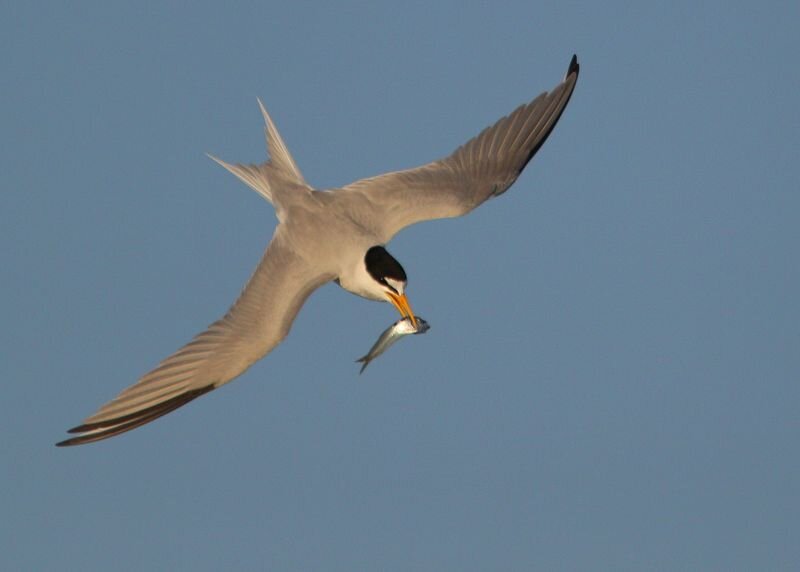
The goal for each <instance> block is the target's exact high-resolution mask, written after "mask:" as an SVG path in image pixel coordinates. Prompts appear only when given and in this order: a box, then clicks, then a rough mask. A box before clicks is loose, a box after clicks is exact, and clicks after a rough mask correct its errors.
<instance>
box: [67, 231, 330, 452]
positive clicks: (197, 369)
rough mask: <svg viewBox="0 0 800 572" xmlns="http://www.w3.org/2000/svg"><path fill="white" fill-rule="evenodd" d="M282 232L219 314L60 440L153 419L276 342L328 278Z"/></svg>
mask: <svg viewBox="0 0 800 572" xmlns="http://www.w3.org/2000/svg"><path fill="white" fill-rule="evenodd" d="M281 234H282V227H281V226H279V227H278V230H277V231H276V232H275V236H274V237H273V239H272V242H271V243H270V245H269V246H268V247H267V250H266V252H265V253H264V256H263V258H262V259H261V262H260V263H259V265H258V267H257V268H256V271H255V272H254V273H253V276H252V277H251V278H250V280H249V281H248V283H247V285H246V286H245V288H244V290H243V291H242V293H241V295H240V296H239V298H238V299H237V300H236V302H235V303H234V304H233V306H231V308H230V310H229V311H228V312H227V313H226V314H225V316H224V317H222V318H221V319H219V320H217V321H216V322H214V323H213V324H211V325H210V326H209V327H208V329H207V330H206V331H204V332H202V333H201V334H199V335H197V336H196V337H195V338H194V339H193V340H192V341H191V342H189V343H188V344H186V345H185V346H184V347H182V348H181V349H179V350H178V351H177V352H175V353H174V354H172V355H171V356H169V357H168V358H166V359H165V360H164V361H162V362H161V363H160V364H159V365H158V366H157V367H156V368H155V369H153V370H152V371H151V372H149V373H147V374H146V375H144V376H143V377H142V378H141V379H140V380H139V381H138V382H137V383H135V384H134V385H132V386H130V387H128V388H127V389H125V390H124V391H122V393H120V394H119V395H118V396H117V397H116V398H115V399H113V400H112V401H110V402H109V403H107V404H105V405H104V406H102V407H101V408H100V409H99V410H98V411H97V412H96V413H95V414H93V415H92V416H90V417H88V418H87V419H86V420H84V422H83V424H82V425H79V426H78V427H75V428H73V429H71V430H70V433H77V434H78V436H77V437H74V438H72V439H68V440H67V441H62V442H61V443H59V445H78V444H81V443H88V442H91V441H97V440H99V439H105V438H107V437H111V436H113V435H117V434H119V433H122V432H125V431H129V430H130V429H133V428H135V427H138V426H140V425H142V424H144V423H147V422H149V421H152V420H153V419H156V418H158V417H160V416H162V415H164V414H166V413H169V412H170V411H172V410H173V409H176V408H177V407H180V406H181V405H184V404H185V403H188V402H189V401H191V400H192V399H194V398H196V397H199V396H200V395H202V394H204V393H207V392H208V391H211V390H212V389H216V388H217V387H220V386H221V385H224V384H225V383H228V382H229V381H231V380H232V379H234V378H235V377H237V376H238V375H240V374H241V373H243V372H244V371H245V370H246V369H247V368H249V367H250V366H251V365H252V364H253V363H254V362H256V361H257V360H259V359H260V358H262V357H263V356H264V355H266V354H267V353H268V352H269V351H270V350H272V349H273V348H274V347H275V346H276V345H278V344H279V343H280V342H281V340H283V338H285V337H286V335H287V334H288V333H289V328H290V327H291V325H292V322H293V321H294V319H295V316H296V315H297V313H298V312H299V310H300V307H301V306H302V305H303V303H304V302H305V300H306V299H307V298H308V296H309V295H310V294H311V293H312V292H313V291H314V290H315V289H316V288H318V287H319V286H321V285H322V284H324V283H325V282H328V281H329V280H331V279H332V278H333V276H329V275H323V274H321V273H320V272H319V270H316V269H315V266H314V265H310V264H308V263H306V261H304V260H303V259H302V258H301V257H300V256H299V255H297V254H296V253H295V252H294V251H293V250H292V249H291V248H290V247H289V246H288V245H287V244H286V243H285V240H284V239H283V238H282V236H281Z"/></svg>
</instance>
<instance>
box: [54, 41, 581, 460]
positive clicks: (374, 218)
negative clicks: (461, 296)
mask: <svg viewBox="0 0 800 572" xmlns="http://www.w3.org/2000/svg"><path fill="white" fill-rule="evenodd" d="M578 71H579V67H578V63H577V59H576V58H575V57H574V56H573V58H572V61H571V62H570V66H569V69H568V71H567V75H566V77H565V78H564V80H563V81H562V82H561V83H560V84H559V85H557V86H556V87H555V88H554V89H553V90H552V91H551V92H549V93H543V94H541V95H540V96H539V97H537V98H536V99H534V100H533V101H531V102H530V103H528V104H525V105H522V106H520V107H518V108H517V109H516V110H514V111H513V112H512V113H511V114H509V115H508V116H506V117H503V118H502V119H500V120H499V121H498V122H497V123H495V124H494V125H493V126H491V127H489V128H487V129H485V130H484V131H482V132H481V133H480V134H479V135H478V136H477V137H475V138H473V139H471V140H470V141H469V142H467V143H466V144H465V145H462V146H461V147H459V148H458V149H456V151H455V152H453V153H452V154H451V155H449V156H448V157H446V158H444V159H441V160H438V161H434V162H432V163H429V164H427V165H424V166H422V167H418V168H416V169H409V170H406V171H398V172H394V173H387V174H384V175H379V176H377V177H372V178H368V179H363V180H360V181H357V182H355V183H352V184H350V185H347V186H345V187H343V188H341V189H334V190H326V191H318V190H314V189H313V188H312V187H311V186H309V185H308V184H307V183H306V181H305V179H304V178H303V176H302V174H301V173H300V170H299V169H298V168H297V165H296V164H295V162H294V159H293V158H292V157H291V155H290V154H289V151H288V149H287V148H286V145H285V144H284V142H283V140H282V139H281V137H280V135H279V134H278V131H277V129H276V128H275V125H274V124H273V122H272V120H271V118H270V117H269V115H268V114H267V112H266V110H265V109H264V107H263V105H261V110H262V113H263V115H264V119H265V122H266V135H267V148H268V151H269V155H270V160H269V161H267V162H266V163H262V164H258V165H234V164H228V163H225V162H224V161H221V160H219V159H216V158H214V157H212V159H214V160H215V161H217V162H218V163H219V164H221V165H222V166H224V167H225V168H226V169H228V170H229V171H231V172H232V173H233V174H235V175H236V176H237V177H239V178H240V179H241V180H242V181H244V182H245V183H246V184H247V185H249V186H250V187H252V188H253V189H254V190H255V191H256V192H258V193H259V194H260V195H262V196H263V197H264V198H265V199H267V200H268V201H270V202H271V203H272V204H273V206H274V207H275V213H276V216H277V218H278V221H279V224H278V226H277V228H276V229H275V232H274V234H273V237H272V240H271V241H270V244H269V246H268V247H267V250H266V251H265V253H264V256H263V257H262V259H261V262H260V263H259V265H258V267H257V268H256V270H255V272H254V273H253V276H252V277H251V278H250V280H249V281H248V283H247V285H246V286H245V288H244V290H243V291H242V293H241V295H240V296H239V298H238V299H237V300H236V302H235V303H234V304H233V306H231V308H230V310H229V311H228V312H227V313H226V314H225V316H223V317H222V318H221V319H219V320H217V321H216V322H214V323H213V324H211V325H210V326H209V328H208V329H207V330H206V331H205V332H203V333H201V334H199V335H197V336H196V337H195V338H194V339H193V340H192V341H191V342H189V343H188V344H187V345H186V346H184V347H183V348H181V349H180V350H178V351H177V352H176V353H174V354H172V355H171V356H169V357H168V358H166V359H165V360H164V361H162V362H161V363H160V364H159V365H158V366H157V367H156V368H155V369H154V370H153V371H151V372H149V373H147V374H146V375H145V376H143V377H142V378H141V379H140V380H139V381H138V382H137V383H135V384H134V385H132V386H130V387H129V388H127V389H125V390H124V391H123V392H122V393H120V395H119V396H117V397H116V398H115V399H114V400H112V401H111V402H109V403H107V404H106V405H104V406H103V407H101V408H100V410H98V411H97V412H96V413H95V414H94V415H92V416H91V417H89V418H87V419H86V420H85V421H84V423H83V424H82V425H80V426H78V427H75V428H73V429H71V430H70V433H75V434H77V435H76V436H75V437H73V438H71V439H67V440H66V441H62V442H60V443H58V445H60V446H65V445H78V444H82V443H89V442H92V441H98V440H100V439H105V438H108V437H111V436H114V435H118V434H120V433H123V432H125V431H128V430H130V429H133V428H135V427H138V426H140V425H143V424H145V423H148V422H150V421H152V420H154V419H156V418H158V417H160V416H162V415H164V414H166V413H169V412H170V411H172V410H174V409H177V408H178V407H180V406H182V405H184V404H186V403H188V402H189V401H191V400H193V399H195V398H196V397H199V396H200V395H203V394H204V393H207V392H208V391H211V390H212V389H215V388H217V387H220V386H221V385H224V384H225V383H228V382H229V381H231V380H232V379H234V378H235V377H237V376H238V375H240V374H241V373H242V372H244V371H245V370H246V369H247V368H248V367H250V365H252V364H253V363H254V362H256V361H257V360H259V359H260V358H262V357H263V356H264V355H266V354H267V353H268V352H269V351H270V350H272V349H273V348H274V347H275V346H276V345H278V344H279V343H280V342H281V341H282V340H283V339H284V338H285V337H286V335H287V334H288V333H289V328H290V327H291V324H292V322H293V321H294V318H295V316H296V315H297V313H298V311H299V310H300V308H301V306H302V305H303V303H304V302H305V300H306V299H307V298H308V296H309V295H310V294H311V293H312V292H313V291H314V290H316V289H317V288H318V287H320V286H322V285H323V284H325V283H327V282H330V281H336V282H337V283H338V284H339V285H340V286H341V287H342V288H344V289H345V290H348V291H349V292H351V293H353V294H356V295H358V296H361V297H364V298H367V299H370V300H379V301H384V302H386V301H389V302H391V303H392V304H393V305H394V306H395V307H396V308H397V309H398V311H399V312H400V314H401V315H402V316H403V317H404V318H406V317H407V318H409V319H410V320H411V321H412V322H414V323H415V325H416V319H415V317H414V314H413V312H412V311H411V307H410V306H409V303H408V300H407V298H406V296H405V286H406V283H407V278H406V275H405V271H404V270H403V268H402V266H401V265H400V264H399V263H398V262H397V261H396V260H395V259H394V258H393V257H392V256H391V255H390V254H389V253H388V252H387V251H386V249H385V248H384V246H385V245H386V244H387V243H388V242H389V241H390V240H391V238H392V237H393V236H394V235H395V234H396V233H397V232H398V231H400V230H401V229H403V228H405V227H407V226H409V225H412V224H415V223H417V222H420V221H424V220H431V219H437V218H446V217H454V216H461V215H463V214H466V213H468V212H469V211H471V210H472V209H474V208H475V207H477V206H478V205H480V204H482V203H483V202H484V201H486V200H487V199H489V198H491V197H494V196H497V195H499V194H502V193H503V192H505V191H506V190H507V189H508V187H510V186H511V184H513V182H514V181H515V180H516V178H517V177H518V176H519V174H520V173H521V172H522V170H523V169H524V168H525V166H526V165H527V164H528V162H529V161H530V159H531V158H532V157H533V155H534V154H535V153H536V151H537V150H538V149H539V148H540V147H541V145H542V144H543V143H544V141H545V140H546V139H547V136H548V135H549V134H550V132H551V131H552V129H553V127H554V126H555V124H556V122H557V121H558V119H559V117H560V116H561V113H562V112H563V110H564V108H565V107H566V105H567V103H568V101H569V99H570V96H571V95H572V92H573V90H574V88H575V83H576V81H577V78H578ZM259 104H260V102H259Z"/></svg>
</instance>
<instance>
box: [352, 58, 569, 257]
mask: <svg viewBox="0 0 800 572" xmlns="http://www.w3.org/2000/svg"><path fill="white" fill-rule="evenodd" d="M579 69H580V68H579V66H578V59H577V57H576V56H572V61H570V64H569V69H568V70H567V74H566V77H565V78H564V80H563V81H562V82H561V83H560V84H558V85H557V86H556V87H555V88H554V89H553V90H552V91H550V92H545V93H542V94H541V95H540V96H539V97H537V98H536V99H534V100H533V101H531V102H530V103H527V104H524V105H521V106H520V107H518V108H517V109H515V110H514V111H513V112H512V113H511V114H510V115H508V116H506V117H503V118H502V119H500V120H499V121H498V122H497V123H495V124H494V125H492V126H491V127H488V128H486V129H484V130H483V131H482V132H481V133H480V134H479V135H478V136H477V137H475V138H473V139H471V140H470V141H469V142H467V143H466V144H465V145H462V146H461V147H459V148H458V149H456V150H455V152H453V154H452V155H450V156H449V157H446V158H444V159H440V160H438V161H434V162H433V163H429V164H427V165H423V166H422V167H417V168H416V169H409V170H406V171H397V172H394V173H387V174H384V175H379V176H377V177H371V178H369V179H362V180H360V181H357V182H355V183H352V184H350V185H348V186H346V187H344V188H343V189H342V190H343V191H345V192H350V193H354V194H361V195H362V196H363V198H364V199H366V203H367V204H371V205H372V210H373V214H372V216H371V219H372V220H374V221H375V224H376V225H378V228H376V229H374V230H375V231H376V232H377V234H378V235H379V236H380V237H381V238H382V239H383V240H384V241H387V242H388V240H389V239H390V238H391V237H392V236H394V235H395V234H396V233H397V232H398V231H399V230H401V229H403V228H404V227H406V226H409V225H411V224H414V223H417V222H420V221H424V220H430V219H436V218H447V217H455V216H461V215H463V214H466V213H468V212H469V211H471V210H472V209H474V208H475V207H477V206H478V205H480V204H481V203H483V202H484V201H486V200H487V199H489V198H491V197H494V196H497V195H499V194H501V193H503V192H505V191H506V190H507V189H508V188H509V187H510V186H511V185H512V184H513V183H514V181H516V180H517V177H518V176H519V174H520V173H521V172H522V170H523V169H524V168H525V166H526V165H527V164H528V162H529V161H530V160H531V158H533V156H534V154H535V153H536V152H537V151H538V150H539V148H540V147H541V146H542V144H543V143H544V142H545V140H546V139H547V136H548V135H550V132H551V131H552V130H553V128H554V127H555V125H556V123H557V122H558V119H559V117H561V113H562V112H563V111H564V108H565V107H566V106H567V103H568V102H569V99H570V97H571V96H572V92H573V90H574V89H575V83H576V82H577V80H578V72H579Z"/></svg>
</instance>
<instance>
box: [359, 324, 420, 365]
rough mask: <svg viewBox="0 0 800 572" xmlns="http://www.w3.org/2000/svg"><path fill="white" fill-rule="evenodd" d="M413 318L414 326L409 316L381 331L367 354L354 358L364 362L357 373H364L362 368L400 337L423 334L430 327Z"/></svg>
mask: <svg viewBox="0 0 800 572" xmlns="http://www.w3.org/2000/svg"><path fill="white" fill-rule="evenodd" d="M415 318H416V319H417V325H416V327H414V323H413V322H412V321H411V318H403V319H402V320H398V321H396V322H395V323H394V324H392V325H391V326H389V327H388V328H386V329H385V330H384V331H383V333H382V334H381V335H380V337H379V338H378V341H377V342H375V344H374V345H373V346H372V347H371V348H370V350H369V352H368V353H367V355H365V356H364V357H360V358H358V359H357V360H356V363H363V364H364V365H362V366H361V371H359V372H358V373H359V375H361V374H362V373H364V369H366V367H367V366H368V365H369V363H370V362H371V361H372V360H374V359H375V358H376V357H378V356H379V355H381V354H382V353H383V352H385V351H386V350H388V349H389V348H390V347H391V346H392V345H393V344H394V343H395V342H396V341H397V340H399V339H400V338H402V337H405V336H408V335H411V334H424V333H425V332H427V331H428V330H430V329H431V326H430V324H428V322H426V321H425V320H423V319H422V318H420V317H419V316H415Z"/></svg>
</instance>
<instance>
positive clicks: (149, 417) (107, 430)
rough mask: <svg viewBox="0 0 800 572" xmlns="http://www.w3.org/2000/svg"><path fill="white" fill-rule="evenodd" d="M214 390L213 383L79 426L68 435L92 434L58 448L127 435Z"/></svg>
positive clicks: (60, 444)
mask: <svg viewBox="0 0 800 572" xmlns="http://www.w3.org/2000/svg"><path fill="white" fill-rule="evenodd" d="M212 389H214V384H213V383H212V384H209V385H207V386H205V387H201V388H198V389H192V390H189V391H185V392H184V393H181V394H179V395H176V396H175V397H173V398H171V399H168V400H167V401H164V402H163V403H157V404H156V405H153V406H151V407H147V408H145V409H142V410H141V411H136V412H134V413H130V414H128V415H123V416H121V417H117V418H115V419H109V420H107V421H99V422H97V423H85V424H83V425H78V426H77V427H73V428H72V429H69V430H68V431H67V433H72V434H75V433H87V432H90V433H89V434H86V435H78V436H76V437H72V438H71V439H65V440H64V441H59V442H58V443H56V447H71V446H73V445H83V444H84V443H93V442H95V441H101V440H103V439H107V438H109V437H113V436H115V435H119V434H121V433H125V432H127V431H130V430H131V429H136V428H137V427H140V426H142V425H144V424H145V423H149V422H150V421H154V420H155V419H158V418H159V417H161V416H163V415H166V414H167V413H170V412H171V411H175V410H176V409H178V408H179V407H181V406H183V405H186V404H187V403H189V402H190V401H192V400H194V399H197V398H198V397H200V396H201V395H204V394H206V393H208V392H209V391H211V390H212ZM101 429H102V430H101Z"/></svg>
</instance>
